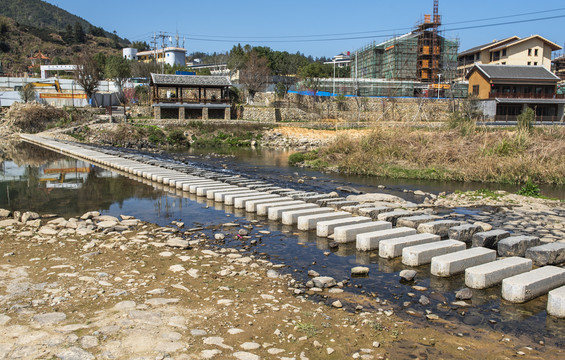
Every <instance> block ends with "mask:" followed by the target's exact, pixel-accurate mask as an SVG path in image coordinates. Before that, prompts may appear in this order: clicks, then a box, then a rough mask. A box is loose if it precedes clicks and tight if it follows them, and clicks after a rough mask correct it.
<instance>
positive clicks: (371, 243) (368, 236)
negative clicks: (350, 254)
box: [355, 227, 416, 251]
mask: <svg viewBox="0 0 565 360" xmlns="http://www.w3.org/2000/svg"><path fill="white" fill-rule="evenodd" d="M414 234H416V230H415V229H412V228H409V227H399V228H394V229H392V228H387V229H384V230H379V231H371V232H366V233H363V234H359V235H357V238H356V239H355V241H356V248H357V250H359V251H371V250H377V249H378V248H379V243H380V242H381V240H386V239H393V238H398V237H402V236H408V235H414Z"/></svg>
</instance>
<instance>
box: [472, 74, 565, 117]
mask: <svg viewBox="0 0 565 360" xmlns="http://www.w3.org/2000/svg"><path fill="white" fill-rule="evenodd" d="M465 77H466V79H467V80H468V81H469V94H470V95H472V96H475V97H476V98H478V99H479V100H480V104H481V108H482V110H483V115H484V116H485V118H488V119H491V120H492V119H494V120H501V121H515V120H516V118H517V116H518V115H520V114H521V113H522V111H523V110H524V109H525V108H526V107H530V108H532V109H534V110H535V112H536V121H562V120H563V108H564V106H565V96H564V95H560V94H557V83H558V82H559V78H558V77H557V76H556V75H555V74H553V73H552V72H551V71H549V70H548V69H546V68H545V67H543V66H539V65H538V66H528V65H525V66H518V65H508V66H501V65H481V64H475V65H474V66H473V68H472V69H471V70H470V71H469V73H467V75H466V76H465Z"/></svg>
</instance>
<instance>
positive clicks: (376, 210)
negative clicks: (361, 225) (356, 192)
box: [357, 206, 394, 220]
mask: <svg viewBox="0 0 565 360" xmlns="http://www.w3.org/2000/svg"><path fill="white" fill-rule="evenodd" d="M392 211H394V208H391V207H388V206H371V207H366V208H362V209H359V210H357V213H358V214H359V215H361V216H368V217H370V218H371V219H373V220H377V218H378V216H379V214H382V213H385V212H392Z"/></svg>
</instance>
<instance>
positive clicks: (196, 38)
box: [183, 14, 565, 44]
mask: <svg viewBox="0 0 565 360" xmlns="http://www.w3.org/2000/svg"><path fill="white" fill-rule="evenodd" d="M560 18H565V14H564V15H557V16H548V17H542V18H535V19H524V20H515V21H507V22H502V23H494V24H483V25H472V26H463V27H455V28H450V29H449V28H448V29H443V30H442V31H444V32H448V31H458V30H470V29H478V28H485V27H493V26H503V25H511V24H518V23H525V22H535V21H544V20H553V19H560ZM183 35H185V34H183ZM396 35H397V34H392V33H390V34H384V35H372V36H351V37H336V38H328V39H301V40H300V39H299V40H263V41H259V40H248V39H238V40H233V39H229V40H228V39H204V38H198V37H192V36H190V35H187V37H186V38H187V39H188V40H194V41H208V42H231V43H233V42H234V41H237V42H245V43H249V44H252V43H253V44H257V43H260V44H263V43H300V42H325V41H343V40H360V39H373V38H390V37H394V36H396Z"/></svg>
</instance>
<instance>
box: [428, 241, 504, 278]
mask: <svg viewBox="0 0 565 360" xmlns="http://www.w3.org/2000/svg"><path fill="white" fill-rule="evenodd" d="M494 260H496V251H495V250H491V249H487V248H483V247H476V248H471V249H467V250H463V251H458V252H455V253H451V254H445V255H440V256H436V257H434V258H432V264H431V273H432V275H435V276H439V277H449V276H453V275H457V274H460V273H462V272H465V269H466V268H468V267H470V266H477V265H481V264H484V263H488V262H492V261H494Z"/></svg>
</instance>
